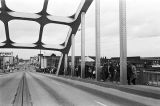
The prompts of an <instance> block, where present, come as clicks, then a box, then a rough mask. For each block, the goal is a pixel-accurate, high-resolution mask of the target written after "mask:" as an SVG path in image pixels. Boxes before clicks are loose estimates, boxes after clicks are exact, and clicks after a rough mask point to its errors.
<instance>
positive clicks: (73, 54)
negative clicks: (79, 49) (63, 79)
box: [71, 34, 75, 76]
mask: <svg viewBox="0 0 160 106" xmlns="http://www.w3.org/2000/svg"><path fill="white" fill-rule="evenodd" d="M71 41H72V64H71V76H74V70H75V35H74V34H72V38H71Z"/></svg>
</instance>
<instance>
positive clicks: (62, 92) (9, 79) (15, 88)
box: [0, 69, 160, 106]
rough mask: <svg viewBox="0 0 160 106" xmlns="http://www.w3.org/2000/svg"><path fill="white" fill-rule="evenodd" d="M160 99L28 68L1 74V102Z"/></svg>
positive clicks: (108, 104)
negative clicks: (32, 70) (37, 71)
mask: <svg viewBox="0 0 160 106" xmlns="http://www.w3.org/2000/svg"><path fill="white" fill-rule="evenodd" d="M159 104H160V100H158V99H153V98H149V97H144V96H139V95H135V94H130V93H126V92H123V91H120V90H117V89H112V88H106V87H101V86H97V85H94V84H89V83H84V82H80V81H74V80H71V79H65V78H62V77H56V76H53V75H48V74H42V73H36V72H31V71H30V70H29V69H27V70H23V71H19V72H14V73H9V74H4V75H0V106H159Z"/></svg>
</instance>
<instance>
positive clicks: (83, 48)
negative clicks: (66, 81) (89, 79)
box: [81, 12, 85, 78]
mask: <svg viewBox="0 0 160 106" xmlns="http://www.w3.org/2000/svg"><path fill="white" fill-rule="evenodd" d="M81 78H85V12H82V13H81Z"/></svg>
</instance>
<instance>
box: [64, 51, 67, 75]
mask: <svg viewBox="0 0 160 106" xmlns="http://www.w3.org/2000/svg"><path fill="white" fill-rule="evenodd" d="M67 62H68V54H64V76H65V75H66V73H67V67H68V63H67Z"/></svg>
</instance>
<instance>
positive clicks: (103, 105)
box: [95, 101, 107, 106]
mask: <svg viewBox="0 0 160 106" xmlns="http://www.w3.org/2000/svg"><path fill="white" fill-rule="evenodd" d="M95 102H96V103H98V104H99V105H101V106H107V105H105V104H103V103H101V102H98V101H95Z"/></svg>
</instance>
